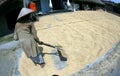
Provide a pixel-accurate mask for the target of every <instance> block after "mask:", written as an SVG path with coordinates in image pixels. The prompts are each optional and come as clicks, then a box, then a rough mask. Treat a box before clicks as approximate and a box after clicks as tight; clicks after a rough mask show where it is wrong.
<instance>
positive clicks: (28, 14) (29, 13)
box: [17, 8, 35, 21]
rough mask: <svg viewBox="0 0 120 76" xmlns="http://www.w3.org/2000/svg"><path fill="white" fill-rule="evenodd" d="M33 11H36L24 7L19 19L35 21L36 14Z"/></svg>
mask: <svg viewBox="0 0 120 76" xmlns="http://www.w3.org/2000/svg"><path fill="white" fill-rule="evenodd" d="M33 13H34V11H33V10H31V9H28V8H22V9H21V11H20V13H19V15H18V18H17V21H21V20H22V21H24V20H25V21H26V20H27V21H33V19H34V18H35V15H33Z"/></svg>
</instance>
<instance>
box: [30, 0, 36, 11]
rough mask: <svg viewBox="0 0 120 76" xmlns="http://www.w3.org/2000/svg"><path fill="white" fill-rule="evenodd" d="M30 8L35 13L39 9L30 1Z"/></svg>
mask: <svg viewBox="0 0 120 76" xmlns="http://www.w3.org/2000/svg"><path fill="white" fill-rule="evenodd" d="M28 8H30V9H31V10H33V11H34V12H37V7H36V4H35V3H34V2H32V1H30V3H29V5H28Z"/></svg>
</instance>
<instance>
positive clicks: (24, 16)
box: [14, 8, 45, 67]
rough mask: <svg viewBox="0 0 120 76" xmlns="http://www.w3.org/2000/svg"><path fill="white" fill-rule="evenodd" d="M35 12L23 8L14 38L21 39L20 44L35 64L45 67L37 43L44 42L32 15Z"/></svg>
mask: <svg viewBox="0 0 120 76" xmlns="http://www.w3.org/2000/svg"><path fill="white" fill-rule="evenodd" d="M33 12H34V11H33V10H31V9H28V8H22V9H21V11H20V13H19V15H18V18H17V23H16V25H15V31H14V39H15V40H19V41H20V45H21V47H22V49H23V51H24V52H25V54H26V56H27V57H28V58H30V59H31V60H32V61H33V62H34V63H35V64H39V65H40V66H41V67H44V66H45V62H44V59H43V57H42V54H41V53H40V50H39V47H38V45H37V43H39V44H42V43H43V42H42V41H40V40H39V38H38V37H37V32H36V29H35V27H34V21H33V20H32V16H31V14H32V13H33Z"/></svg>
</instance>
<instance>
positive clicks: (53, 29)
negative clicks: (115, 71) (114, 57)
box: [18, 11, 120, 76]
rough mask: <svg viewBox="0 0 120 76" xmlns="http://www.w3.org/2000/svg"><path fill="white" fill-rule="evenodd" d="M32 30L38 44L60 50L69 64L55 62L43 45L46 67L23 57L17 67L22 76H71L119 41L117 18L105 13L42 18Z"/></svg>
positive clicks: (66, 14) (50, 49) (119, 29)
mask: <svg viewBox="0 0 120 76" xmlns="http://www.w3.org/2000/svg"><path fill="white" fill-rule="evenodd" d="M35 27H36V30H37V35H38V37H39V38H40V40H41V41H44V42H46V43H49V44H51V45H60V46H62V47H63V49H64V50H65V52H66V54H67V56H68V60H67V61H66V62H63V63H61V62H59V61H58V62H56V60H55V59H54V58H55V56H54V55H52V54H50V53H52V51H53V50H54V49H53V48H50V47H47V46H44V45H42V46H41V47H43V53H47V54H45V55H44V59H45V62H46V66H45V67H44V68H41V67H40V66H39V65H37V66H35V65H34V64H33V62H31V60H29V59H28V58H27V57H26V56H25V54H24V53H22V57H21V59H20V62H19V67H18V68H19V72H20V73H21V75H22V76H53V75H59V76H69V75H72V74H74V73H76V72H78V71H80V70H81V69H83V68H84V67H86V66H87V65H89V64H91V63H93V62H95V61H97V59H98V58H100V57H102V56H103V55H104V54H105V53H106V52H107V51H108V50H109V49H110V48H112V47H113V45H114V44H115V43H116V42H118V41H119V39H120V17H119V16H116V15H113V14H110V13H107V12H104V11H77V12H70V13H61V14H52V15H47V16H42V17H40V18H39V21H38V22H36V23H35ZM48 53H49V54H48ZM59 63H60V65H58V64H59ZM57 66H63V67H57ZM78 76H79V75H78Z"/></svg>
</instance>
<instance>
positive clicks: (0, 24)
mask: <svg viewBox="0 0 120 76" xmlns="http://www.w3.org/2000/svg"><path fill="white" fill-rule="evenodd" d="M8 32H9V29H8V27H7V23H6V19H5V15H0V36H2V35H5V34H7V33H8Z"/></svg>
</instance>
